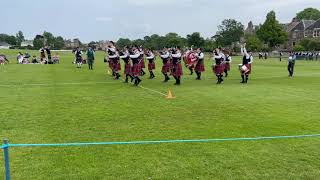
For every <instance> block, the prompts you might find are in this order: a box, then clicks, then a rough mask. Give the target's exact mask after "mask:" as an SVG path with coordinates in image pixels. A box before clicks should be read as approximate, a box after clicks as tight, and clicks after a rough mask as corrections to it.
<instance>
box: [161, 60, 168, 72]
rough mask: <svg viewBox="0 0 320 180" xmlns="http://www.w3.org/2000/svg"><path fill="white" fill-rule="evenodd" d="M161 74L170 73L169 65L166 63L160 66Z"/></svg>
mask: <svg viewBox="0 0 320 180" xmlns="http://www.w3.org/2000/svg"><path fill="white" fill-rule="evenodd" d="M161 72H162V73H168V72H170V63H169V62H168V63H166V64H164V65H163V66H162V70H161Z"/></svg>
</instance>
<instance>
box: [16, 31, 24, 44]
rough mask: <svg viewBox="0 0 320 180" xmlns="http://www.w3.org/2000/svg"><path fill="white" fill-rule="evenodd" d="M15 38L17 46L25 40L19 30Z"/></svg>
mask: <svg viewBox="0 0 320 180" xmlns="http://www.w3.org/2000/svg"><path fill="white" fill-rule="evenodd" d="M16 39H17V44H16V45H17V46H21V43H22V42H23V41H24V40H25V39H24V36H23V32H22V31H19V32H18V33H17V34H16Z"/></svg>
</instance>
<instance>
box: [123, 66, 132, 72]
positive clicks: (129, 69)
mask: <svg viewBox="0 0 320 180" xmlns="http://www.w3.org/2000/svg"><path fill="white" fill-rule="evenodd" d="M131 73H132V67H131V65H130V64H125V65H124V74H131Z"/></svg>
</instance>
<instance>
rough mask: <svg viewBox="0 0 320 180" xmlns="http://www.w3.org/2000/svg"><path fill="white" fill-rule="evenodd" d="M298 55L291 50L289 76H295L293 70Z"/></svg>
mask: <svg viewBox="0 0 320 180" xmlns="http://www.w3.org/2000/svg"><path fill="white" fill-rule="evenodd" d="M296 59H297V57H296V55H295V54H294V53H293V52H290V55H289V58H288V72H289V77H293V71H294V65H295V63H296Z"/></svg>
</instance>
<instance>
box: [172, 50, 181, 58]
mask: <svg viewBox="0 0 320 180" xmlns="http://www.w3.org/2000/svg"><path fill="white" fill-rule="evenodd" d="M171 56H172V57H174V58H180V57H181V53H180V52H179V51H178V52H177V53H176V54H171Z"/></svg>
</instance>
